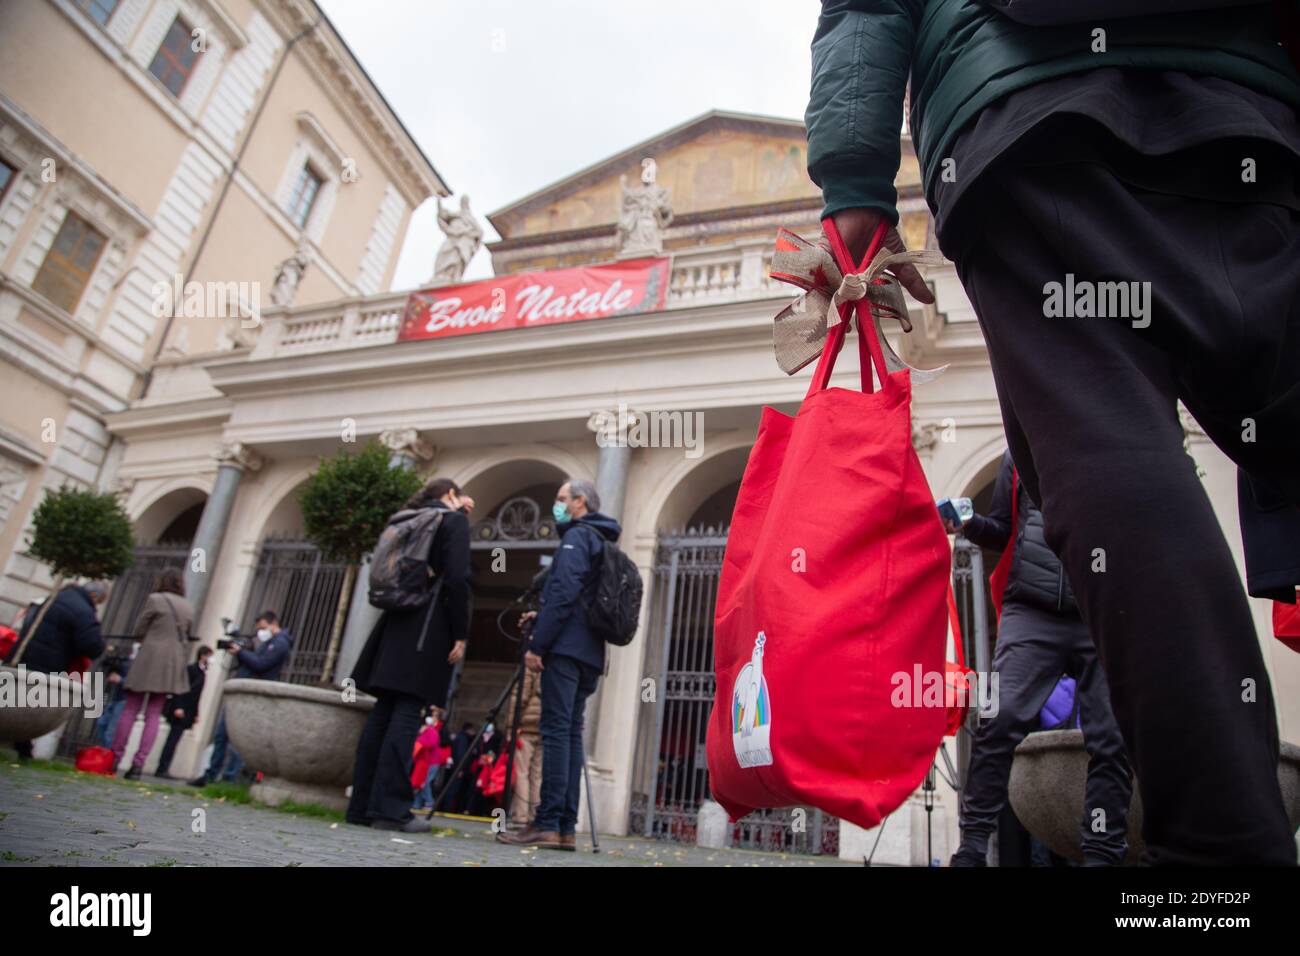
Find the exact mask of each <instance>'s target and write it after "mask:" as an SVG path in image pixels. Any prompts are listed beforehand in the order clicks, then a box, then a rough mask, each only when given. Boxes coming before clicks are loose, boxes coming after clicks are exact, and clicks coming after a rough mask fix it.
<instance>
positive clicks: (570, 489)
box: [497, 478, 640, 851]
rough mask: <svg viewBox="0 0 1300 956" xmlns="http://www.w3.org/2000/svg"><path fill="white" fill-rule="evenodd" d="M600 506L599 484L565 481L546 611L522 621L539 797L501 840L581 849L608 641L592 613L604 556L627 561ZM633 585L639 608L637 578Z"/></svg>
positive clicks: (545, 589)
mask: <svg viewBox="0 0 1300 956" xmlns="http://www.w3.org/2000/svg"><path fill="white" fill-rule="evenodd" d="M599 508H600V497H599V496H598V495H597V494H596V486H595V485H594V484H592V483H591V482H590V481H587V480H585V479H582V478H570V479H569V480H568V481H566V482H565V483H564V484H563V485H561V486H560V490H559V492H558V493H557V494H556V496H555V504H554V505H553V506H552V514H553V515H554V516H555V523H556V525H557V526H558V527H559V530H560V534H561V538H560V547H559V548H558V549H557V550H556V552H555V556H554V558H553V559H552V560H551V566H550V568H549V569H548V571H547V573H546V580H545V583H544V584H543V585H542V594H541V598H540V604H541V610H540V611H528V612H526V613H525V614H524V615H523V616H522V617H521V618H520V622H519V623H520V626H521V627H522V626H524V625H525V624H527V623H528V622H531V623H532V632H531V635H530V637H529V647H528V652H527V654H526V656H525V663H526V665H527V667H528V669H529V670H532V671H537V672H540V673H541V675H542V717H541V733H542V789H541V796H540V800H539V802H538V805H537V812H536V814H535V815H534V816H533V819H532V821H531V823H529V825H528V826H527V827H525V828H524V829H523V830H521V831H519V832H517V833H508V832H503V833H499V834H497V839H498V840H499V841H500V842H502V843H509V844H511V845H514V846H538V847H544V848H546V849H554V850H570V851H573V850H576V849H577V838H576V831H577V825H578V797H579V794H580V792H581V789H580V785H581V781H582V765H583V760H584V759H585V755H584V753H583V748H582V726H583V710H584V709H585V708H586V705H587V698H588V697H590V696H591V695H592V694H593V693H594V692H595V690H596V685H597V683H598V682H599V680H600V676H601V674H602V673H604V671H605V643H606V639H607V638H606V637H604V636H602V635H601V634H598V633H597V632H596V629H595V628H593V627H592V619H591V617H590V616H589V612H590V611H591V610H592V609H593V608H596V607H598V606H599V601H600V596H599V595H598V593H597V592H598V591H599V590H600V586H601V584H602V581H601V578H602V572H603V570H604V568H605V567H606V566H605V565H604V564H603V561H604V559H606V558H610V557H613V556H614V555H615V554H617V555H618V557H620V558H622V559H623V560H626V556H624V555H622V552H619V551H617V549H616V548H614V549H610V551H609V553H608V554H607V553H606V550H607V547H608V546H611V545H614V544H615V542H617V541H618V537H619V535H620V534H621V533H622V530H623V529H622V528H621V527H620V526H619V523H618V522H617V521H615V520H614V519H613V518H611V517H609V516H608V515H603V514H601V513H600V511H599ZM611 567H612V565H611ZM632 571H633V573H635V568H633V569H632ZM636 585H637V606H638V607H639V603H640V591H639V586H640V578H639V577H638V578H637V580H636ZM633 629H635V624H634V625H633ZM629 639H630V637H629Z"/></svg>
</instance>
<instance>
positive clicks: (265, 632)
mask: <svg viewBox="0 0 1300 956" xmlns="http://www.w3.org/2000/svg"><path fill="white" fill-rule="evenodd" d="M257 639H258V640H259V641H269V640H270V639H271V629H270V628H269V627H259V628H258V629H257Z"/></svg>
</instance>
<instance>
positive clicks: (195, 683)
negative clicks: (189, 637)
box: [163, 664, 206, 730]
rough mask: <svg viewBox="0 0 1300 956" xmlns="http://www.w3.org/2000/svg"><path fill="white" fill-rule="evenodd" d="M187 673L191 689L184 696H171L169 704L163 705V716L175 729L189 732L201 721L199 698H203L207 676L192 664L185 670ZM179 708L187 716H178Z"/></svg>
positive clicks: (196, 665)
mask: <svg viewBox="0 0 1300 956" xmlns="http://www.w3.org/2000/svg"><path fill="white" fill-rule="evenodd" d="M185 673H186V674H187V675H188V676H189V679H190V689H189V690H187V691H186V692H185V693H183V694H175V695H172V696H169V697H168V698H167V703H166V704H164V705H163V716H164V717H166V718H167V720H168V721H169V722H170V723H171V725H172V726H173V727H182V728H184V729H186V730H188V729H189V728H191V727H193V726H194V722H195V721H196V720H198V719H199V698H200V697H201V696H203V680H204V678H205V676H206V675H205V674H204V672H203V668H202V667H200V666H199V665H198V664H191V665H190V666H189V667H187V668H186V669H185ZM178 708H179V709H180V710H182V711H184V714H185V716H183V717H177V716H176V710H177V709H178Z"/></svg>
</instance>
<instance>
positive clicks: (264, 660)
mask: <svg viewBox="0 0 1300 956" xmlns="http://www.w3.org/2000/svg"><path fill="white" fill-rule="evenodd" d="M291 650H293V635H292V634H291V633H289V631H288V629H287V628H281V630H280V633H279V634H273V635H271V639H270V640H268V641H264V642H263V643H262V646H261V647H258V648H257V649H256V650H242V651H240V652H239V654H238V658H239V669H238V670H237V671H235V676H236V677H252V678H254V679H255V680H279V679H280V671H282V670H284V662H285V661H286V660H288V659H289V652H290V651H291Z"/></svg>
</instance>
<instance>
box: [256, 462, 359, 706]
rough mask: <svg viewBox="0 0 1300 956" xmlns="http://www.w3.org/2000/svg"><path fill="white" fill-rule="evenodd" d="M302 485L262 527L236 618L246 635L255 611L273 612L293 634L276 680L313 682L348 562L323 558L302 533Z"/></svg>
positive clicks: (320, 669) (320, 666)
mask: <svg viewBox="0 0 1300 956" xmlns="http://www.w3.org/2000/svg"><path fill="white" fill-rule="evenodd" d="M304 480H305V479H304ZM301 487H302V483H301V482H300V483H298V484H297V485H295V486H294V487H293V488H292V490H290V491H289V492H288V493H286V494H285V495H284V497H283V498H281V499H280V501H279V502H278V503H277V504H276V506H275V508H274V509H272V511H271V513H270V515H269V516H268V517H267V520H266V522H265V524H264V525H263V527H262V543H261V546H260V547H259V549H258V555H257V564H256V565H255V567H254V568H253V574H252V578H251V581H250V583H249V588H248V596H247V599H246V600H245V601H244V606H243V610H242V611H241V612H240V616H239V619H238V621H236V623H237V624H238V625H239V630H240V632H241V633H243V634H249V633H252V631H253V630H254V625H255V623H256V622H257V617H258V615H259V614H261V613H262V612H263V611H274V612H275V613H276V615H278V616H279V618H280V624H281V626H282V627H285V628H287V629H288V630H289V631H290V632H291V633H292V634H293V638H294V640H293V650H292V651H291V652H290V654H289V659H288V660H287V661H286V662H285V665H284V669H283V670H282V671H281V672H280V678H279V679H280V680H282V681H285V682H287V683H291V684H315V683H318V682H319V681H320V680H321V679H322V678H323V677H324V674H325V660H326V657H327V656H328V650H329V640H330V632H331V630H332V629H333V627H334V615H335V614H336V613H337V611H338V606H339V600H340V599H341V598H342V594H343V582H344V578H345V575H346V573H347V565H346V564H345V563H344V562H342V561H335V560H332V559H327V558H326V557H325V556H324V555H323V554H321V551H320V549H319V548H317V547H316V545H314V544H312V543H311V542H310V541H308V540H307V538H306V537H305V535H304V534H303V522H302V511H301V510H300V509H299V507H298V490H299V489H300V488H301Z"/></svg>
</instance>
